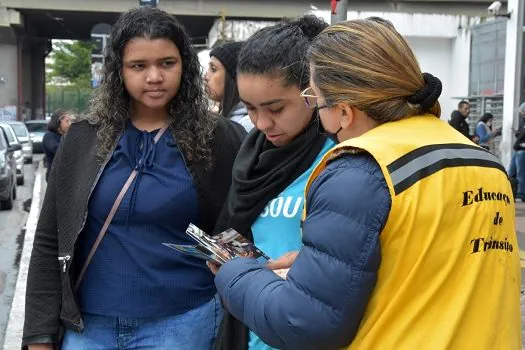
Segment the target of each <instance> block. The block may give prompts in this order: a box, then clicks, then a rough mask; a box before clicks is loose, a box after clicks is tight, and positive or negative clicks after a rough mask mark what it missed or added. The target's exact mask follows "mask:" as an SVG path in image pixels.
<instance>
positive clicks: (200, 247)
mask: <svg viewBox="0 0 525 350" xmlns="http://www.w3.org/2000/svg"><path fill="white" fill-rule="evenodd" d="M186 233H187V234H188V235H189V236H190V237H191V238H193V239H194V240H195V242H196V244H194V245H191V244H173V243H163V244H164V245H165V246H167V247H169V248H171V249H174V250H176V251H179V252H181V253H184V254H187V255H191V256H193V257H196V258H199V259H203V260H206V261H209V262H211V263H213V264H215V265H218V266H220V265H222V264H224V263H226V262H227V261H230V260H232V259H235V258H253V259H256V260H257V261H259V262H261V263H267V262H269V261H270V260H271V259H270V257H268V256H267V255H266V254H264V252H263V251H262V250H260V249H259V248H257V247H256V246H255V244H253V243H252V242H250V241H249V240H247V239H246V237H244V236H243V235H241V234H240V233H239V232H237V231H235V230H234V229H231V228H230V229H227V230H226V231H224V232H221V233H219V234H217V235H215V236H210V235H208V234H207V233H206V232H204V231H203V230H201V229H200V228H198V227H197V226H195V225H193V224H190V225H189V226H188V228H187V229H186ZM274 272H275V273H276V274H277V275H279V276H280V277H282V278H284V279H286V274H287V273H288V269H281V270H274Z"/></svg>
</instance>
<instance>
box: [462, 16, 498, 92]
mask: <svg viewBox="0 0 525 350" xmlns="http://www.w3.org/2000/svg"><path fill="white" fill-rule="evenodd" d="M506 36H507V20H497V21H492V22H488V23H483V24H480V25H477V26H474V27H472V41H471V50H470V82H469V95H470V96H492V95H498V94H502V93H503V80H504V75H505V44H506Z"/></svg>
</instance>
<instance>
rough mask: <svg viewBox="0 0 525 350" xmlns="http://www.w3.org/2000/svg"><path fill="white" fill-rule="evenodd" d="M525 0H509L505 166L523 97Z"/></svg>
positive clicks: (501, 147) (501, 148)
mask: <svg viewBox="0 0 525 350" xmlns="http://www.w3.org/2000/svg"><path fill="white" fill-rule="evenodd" d="M523 2H524V1H523V0H508V1H507V8H508V12H509V13H510V14H511V16H510V19H509V20H508V22H507V43H506V47H505V84H504V92H505V93H504V96H503V129H502V139H501V143H500V151H501V161H502V163H503V165H504V166H505V167H508V166H509V164H510V158H511V155H512V146H513V143H514V129H515V128H516V126H517V118H518V107H519V104H520V102H521V101H520V98H521V95H522V94H521V86H520V85H521V65H522V57H521V56H522V46H523V10H524V8H523Z"/></svg>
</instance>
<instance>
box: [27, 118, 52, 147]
mask: <svg viewBox="0 0 525 350" xmlns="http://www.w3.org/2000/svg"><path fill="white" fill-rule="evenodd" d="M25 124H26V126H27V130H29V136H30V137H31V140H32V141H33V152H34V153H44V149H43V148H42V139H43V138H44V134H45V133H46V132H47V121H45V120H41V119H40V120H28V121H26V122H25Z"/></svg>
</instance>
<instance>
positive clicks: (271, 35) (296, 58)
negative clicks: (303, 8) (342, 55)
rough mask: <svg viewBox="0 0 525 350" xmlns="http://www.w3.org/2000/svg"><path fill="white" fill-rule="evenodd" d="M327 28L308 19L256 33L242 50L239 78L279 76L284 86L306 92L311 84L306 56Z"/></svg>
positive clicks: (315, 19) (324, 24)
mask: <svg viewBox="0 0 525 350" xmlns="http://www.w3.org/2000/svg"><path fill="white" fill-rule="evenodd" d="M326 27H328V24H327V23H326V22H324V21H323V20H322V19H320V18H318V17H315V16H311V15H308V16H303V17H300V18H298V19H296V20H293V21H290V20H284V21H282V22H281V23H279V24H276V25H274V26H271V27H267V28H263V29H261V30H259V31H257V32H256V33H255V34H253V35H252V36H251V37H250V38H249V39H248V40H247V41H246V43H245V44H244V47H243V49H242V50H241V53H240V55H239V63H238V65H237V72H238V74H240V73H248V74H257V75H262V74H277V75H281V74H282V76H283V77H284V80H285V82H286V83H287V85H297V86H298V87H299V88H300V89H303V88H305V87H306V86H308V84H309V80H310V73H309V72H310V69H309V66H308V62H307V60H306V52H307V50H308V47H309V46H310V43H311V41H312V39H313V38H315V36H317V35H318V34H319V33H320V32H321V31H322V30H323V29H325V28H326Z"/></svg>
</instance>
